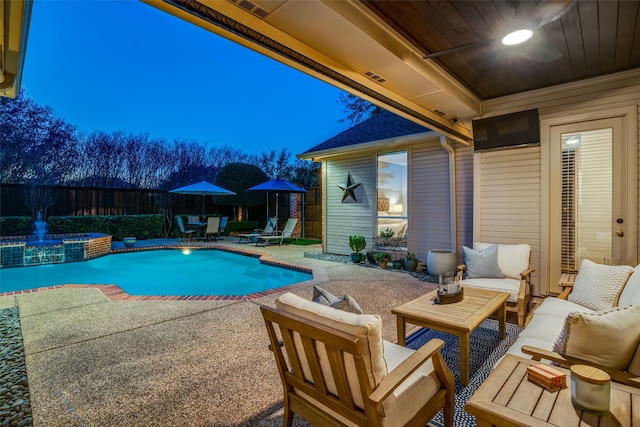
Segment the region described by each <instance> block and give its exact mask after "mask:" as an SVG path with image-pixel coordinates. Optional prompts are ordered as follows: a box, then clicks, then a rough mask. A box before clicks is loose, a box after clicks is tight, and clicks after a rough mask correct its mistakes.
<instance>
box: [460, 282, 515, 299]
mask: <svg viewBox="0 0 640 427" xmlns="http://www.w3.org/2000/svg"><path fill="white" fill-rule="evenodd" d="M460 284H461V285H462V286H471V287H474V288H482V289H490V290H492V291H498V292H507V293H509V299H508V300H507V301H508V302H516V303H517V302H518V293H519V292H520V280H516V279H507V278H505V279H489V278H487V279H463V280H461V281H460Z"/></svg>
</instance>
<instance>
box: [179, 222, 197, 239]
mask: <svg viewBox="0 0 640 427" xmlns="http://www.w3.org/2000/svg"><path fill="white" fill-rule="evenodd" d="M176 224H178V228H179V229H180V237H181V239H182V241H185V240H192V239H193V236H194V234H195V233H196V230H185V228H184V224H183V223H182V218H181V217H179V216H176Z"/></svg>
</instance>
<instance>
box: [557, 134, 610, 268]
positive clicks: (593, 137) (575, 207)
mask: <svg viewBox="0 0 640 427" xmlns="http://www.w3.org/2000/svg"><path fill="white" fill-rule="evenodd" d="M612 189H613V131H612V129H611V128H606V129H597V130H590V131H583V132H575V133H564V134H562V271H563V272H567V273H574V272H576V271H577V270H578V269H579V267H580V263H581V262H582V260H583V259H589V260H591V261H594V262H598V263H603V262H610V261H609V260H610V259H611V258H610V257H611V252H612V241H611V239H612V237H611V223H612V212H611V209H612V204H613V191H612Z"/></svg>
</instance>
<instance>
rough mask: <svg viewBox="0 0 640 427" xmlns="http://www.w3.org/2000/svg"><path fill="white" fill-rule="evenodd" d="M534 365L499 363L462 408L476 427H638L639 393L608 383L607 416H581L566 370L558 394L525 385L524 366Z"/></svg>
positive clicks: (513, 360)
mask: <svg viewBox="0 0 640 427" xmlns="http://www.w3.org/2000/svg"><path fill="white" fill-rule="evenodd" d="M538 363H540V362H535V361H533V360H528V359H523V358H521V357H516V356H513V355H510V354H509V355H507V356H505V358H504V359H502V361H501V362H500V363H499V364H498V366H496V368H495V369H494V370H493V372H491V374H490V375H489V377H488V378H487V379H486V380H485V382H484V383H482V385H481V386H480V388H478V390H477V391H476V392H475V393H474V394H473V396H471V398H470V399H469V400H468V402H467V404H466V405H465V407H464V409H465V411H467V412H468V413H470V414H471V415H473V416H475V417H476V425H477V426H478V427H486V426H492V425H495V426H559V427H567V426H576V427H577V426H601V427H603V426H630V427H634V426H636V427H637V426H640V389H637V388H633V387H629V386H626V385H622V384H618V383H614V382H612V383H611V404H610V408H611V413H610V414H608V415H596V414H591V413H588V412H583V411H581V410H580V409H577V408H575V407H574V406H573V404H572V403H571V389H570V380H569V376H570V374H569V371H567V370H566V369H564V370H563V371H564V372H567V388H565V389H562V390H560V391H556V392H549V391H546V390H545V389H543V388H542V387H540V386H537V385H535V384H533V383H531V382H529V381H527V366H529V365H536V364H538ZM554 368H556V369H560V368H557V367H554ZM561 370H562V369H561Z"/></svg>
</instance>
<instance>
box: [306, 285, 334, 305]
mask: <svg viewBox="0 0 640 427" xmlns="http://www.w3.org/2000/svg"><path fill="white" fill-rule="evenodd" d="M337 299H338V297H336V296H335V295H333V294H332V293H331V292H329V291H327V290H326V289H322V288H321V287H319V286H314V287H313V297H312V298H311V300H312V301H314V302H319V303H320V304H324V305H329V304H331V303H332V302H334V301H335V300H337Z"/></svg>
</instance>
